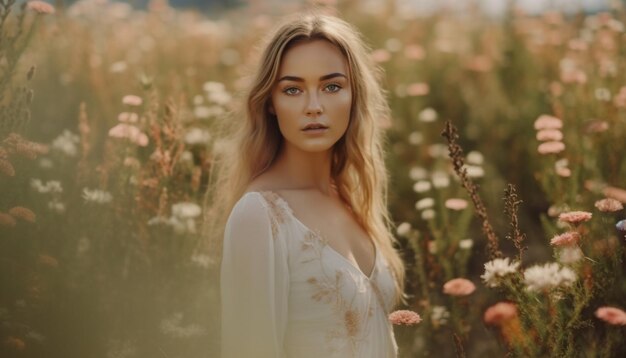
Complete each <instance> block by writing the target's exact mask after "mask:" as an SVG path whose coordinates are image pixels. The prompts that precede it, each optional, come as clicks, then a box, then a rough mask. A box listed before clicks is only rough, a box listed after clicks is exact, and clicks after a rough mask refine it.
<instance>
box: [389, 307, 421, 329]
mask: <svg viewBox="0 0 626 358" xmlns="http://www.w3.org/2000/svg"><path fill="white" fill-rule="evenodd" d="M389 321H390V322H391V323H392V324H395V325H405V326H412V325H414V324H418V323H420V322H422V317H420V315H419V314H417V313H415V312H413V311H409V310H398V311H394V312H391V313H390V314H389Z"/></svg>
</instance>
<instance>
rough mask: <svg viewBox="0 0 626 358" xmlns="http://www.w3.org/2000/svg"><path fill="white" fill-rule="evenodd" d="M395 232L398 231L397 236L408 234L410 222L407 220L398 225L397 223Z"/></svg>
mask: <svg viewBox="0 0 626 358" xmlns="http://www.w3.org/2000/svg"><path fill="white" fill-rule="evenodd" d="M396 232H397V233H398V235H399V236H406V235H408V234H409V232H411V224H409V223H407V222H403V223H401V224H400V225H398V227H397V229H396Z"/></svg>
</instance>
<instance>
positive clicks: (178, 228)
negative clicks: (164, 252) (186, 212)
mask: <svg viewBox="0 0 626 358" xmlns="http://www.w3.org/2000/svg"><path fill="white" fill-rule="evenodd" d="M167 225H169V226H171V227H172V228H173V229H174V232H175V233H176V234H178V235H184V234H187V233H189V234H195V233H196V221H195V220H194V219H181V218H179V217H176V216H170V217H169V218H168V219H167Z"/></svg>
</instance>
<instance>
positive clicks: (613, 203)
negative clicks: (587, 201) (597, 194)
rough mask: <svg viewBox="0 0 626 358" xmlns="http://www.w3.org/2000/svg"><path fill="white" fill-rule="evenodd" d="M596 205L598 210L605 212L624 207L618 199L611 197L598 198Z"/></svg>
mask: <svg viewBox="0 0 626 358" xmlns="http://www.w3.org/2000/svg"><path fill="white" fill-rule="evenodd" d="M594 205H595V207H596V208H598V210H600V211H603V212H613V211H619V210H622V209H624V205H622V203H620V202H619V201H618V200H615V199H611V198H606V199H602V200H598V201H596V203H595V204H594Z"/></svg>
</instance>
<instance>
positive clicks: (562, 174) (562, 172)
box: [555, 167, 572, 178]
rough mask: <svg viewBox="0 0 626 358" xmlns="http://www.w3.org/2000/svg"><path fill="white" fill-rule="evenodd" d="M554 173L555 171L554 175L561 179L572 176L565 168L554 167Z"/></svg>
mask: <svg viewBox="0 0 626 358" xmlns="http://www.w3.org/2000/svg"><path fill="white" fill-rule="evenodd" d="M555 171H556V175H558V176H560V177H563V178H569V177H570V176H571V175H572V171H571V170H570V169H569V168H566V167H556V168H555Z"/></svg>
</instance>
